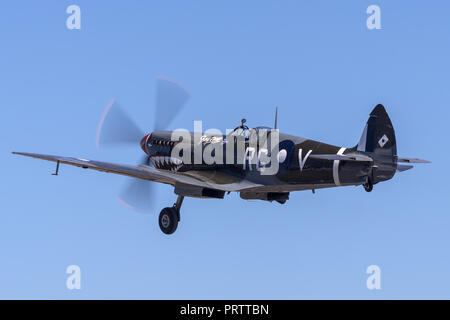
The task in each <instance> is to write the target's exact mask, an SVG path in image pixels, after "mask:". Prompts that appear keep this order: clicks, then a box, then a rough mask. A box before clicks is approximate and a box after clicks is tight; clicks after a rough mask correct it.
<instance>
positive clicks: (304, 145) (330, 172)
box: [141, 131, 370, 192]
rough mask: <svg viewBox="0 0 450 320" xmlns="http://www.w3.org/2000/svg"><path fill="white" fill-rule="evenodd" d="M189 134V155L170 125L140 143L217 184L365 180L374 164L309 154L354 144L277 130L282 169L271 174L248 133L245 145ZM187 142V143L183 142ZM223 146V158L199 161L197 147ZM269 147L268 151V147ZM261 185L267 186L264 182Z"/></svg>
mask: <svg viewBox="0 0 450 320" xmlns="http://www.w3.org/2000/svg"><path fill="white" fill-rule="evenodd" d="M189 135H190V137H191V138H192V139H191V141H189V147H190V148H185V149H184V150H183V151H186V149H187V150H190V156H189V157H186V154H183V152H181V153H180V152H177V149H176V148H178V150H179V149H180V148H181V146H182V144H183V143H184V142H183V141H178V140H175V141H174V139H173V132H172V131H159V132H153V133H152V134H149V135H147V136H146V137H145V138H144V139H143V140H142V142H141V146H142V149H143V150H144V152H145V153H146V154H147V155H148V156H149V157H150V160H151V161H152V162H153V164H154V165H155V167H156V168H158V169H161V170H172V171H177V172H179V173H184V174H187V175H190V176H194V177H197V178H199V179H201V180H203V181H208V182H211V183H214V184H229V183H239V182H241V181H244V180H245V181H249V182H252V183H255V184H258V185H261V186H267V188H270V190H271V191H273V190H274V188H275V189H277V190H279V192H289V191H295V190H305V189H319V188H326V187H334V186H341V185H342V186H343V185H360V184H363V183H365V181H366V177H367V175H368V174H369V171H370V165H369V164H367V163H360V162H350V161H340V160H334V161H330V160H324V159H313V158H311V157H310V155H311V154H314V155H318V154H338V155H342V154H346V153H348V152H356V147H354V148H343V147H338V146H333V145H330V144H326V143H322V142H318V141H314V140H310V139H305V138H302V137H297V136H293V135H289V134H283V133H279V144H278V148H277V149H276V152H277V153H278V155H277V158H276V159H277V161H278V169H277V170H276V171H275V172H274V173H273V174H267V170H266V168H267V166H268V165H267V163H266V162H263V161H260V160H261V159H259V158H260V157H262V156H261V155H262V153H261V151H263V150H261V149H263V148H258V146H257V147H256V148H254V149H255V150H250V149H252V146H251V143H250V141H249V139H245V138H244V139H245V140H244V141H242V142H243V143H242V145H243V147H241V148H239V147H238V145H239V143H238V142H239V139H243V138H242V137H234V136H229V135H228V136H226V135H222V136H213V135H202V134H199V135H198V136H197V138H195V135H194V133H192V132H190V133H189ZM180 144H181V145H180ZM230 144H232V146H230ZM185 146H188V145H187V144H185ZM230 147H231V149H232V152H231V153H230V151H228V158H227V148H228V149H230ZM208 148H209V149H208ZM181 149H182V148H181ZM219 149H220V150H222V157H223V160H222V161H219V162H220V163H217V161H216V162H214V163H211V161H209V162H208V159H200V161H199V159H197V161H195V160H196V159H195V155H194V153H195V152H196V151H197V153H198V151H199V150H200V151H201V153H202V154H204V153H205V152H206V153H208V152H209V153H211V150H215V151H217V150H219ZM220 150H219V151H220ZM271 150H272V149H271ZM174 151H175V152H174ZM213 153H214V152H213ZM266 153H267V152H266ZM268 153H269V155H270V152H268ZM230 154H231V159H230ZM213 155H214V154H213ZM186 159H187V160H190V161H186ZM231 160H232V161H231ZM239 160H241V161H239ZM260 189H261V191H263V190H264V187H260Z"/></svg>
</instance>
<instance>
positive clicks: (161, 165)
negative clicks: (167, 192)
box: [150, 156, 183, 172]
mask: <svg viewBox="0 0 450 320" xmlns="http://www.w3.org/2000/svg"><path fill="white" fill-rule="evenodd" d="M150 159H151V160H152V162H153V164H154V165H155V167H156V168H157V169H163V170H170V171H173V172H176V171H178V169H180V168H181V167H182V166H183V161H181V160H180V159H178V158H172V157H167V156H153V157H151V158H150Z"/></svg>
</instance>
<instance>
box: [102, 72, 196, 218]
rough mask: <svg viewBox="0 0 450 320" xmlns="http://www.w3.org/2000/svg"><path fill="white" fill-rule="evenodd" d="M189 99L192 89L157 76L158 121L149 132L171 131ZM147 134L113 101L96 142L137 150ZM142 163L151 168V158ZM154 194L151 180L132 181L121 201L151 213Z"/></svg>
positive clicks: (121, 195) (104, 113)
mask: <svg viewBox="0 0 450 320" xmlns="http://www.w3.org/2000/svg"><path fill="white" fill-rule="evenodd" d="M189 97H190V92H189V90H188V89H186V88H185V87H184V86H183V85H182V84H180V83H179V82H177V81H175V80H172V79H169V78H166V77H161V76H159V77H157V79H156V107H155V117H154V119H155V120H154V123H153V129H152V130H149V131H157V130H165V129H167V128H168V126H169V125H170V123H171V122H172V120H173V119H174V118H175V117H176V116H177V114H178V113H179V112H180V111H181V109H182V107H183V106H184V105H185V104H186V102H187V100H188V99H189ZM144 135H145V132H144V131H143V130H141V129H140V128H139V126H138V125H137V124H136V123H135V122H134V121H133V120H132V118H131V117H130V116H129V115H128V114H127V113H126V112H125V110H124V109H123V108H122V107H121V106H120V105H119V104H118V103H117V102H116V101H115V100H114V99H112V100H111V102H110V103H109V104H108V106H107V107H106V109H105V111H104V112H103V115H102V117H101V119H100V123H99V125H98V129H97V135H96V139H95V140H96V145H97V148H100V147H103V146H118V147H119V146H135V147H137V146H139V143H140V141H141V139H142V138H143V137H144ZM139 150H140V149H139ZM140 164H141V165H147V166H148V165H150V161H149V158H148V156H147V155H144V156H143V158H142V159H141V161H140ZM153 194H154V190H153V184H152V182H151V181H148V180H142V179H138V178H129V182H128V183H127V185H126V186H125V187H124V189H123V191H122V192H121V193H120V195H119V196H118V199H119V202H120V203H122V204H123V205H125V206H126V207H129V208H132V209H135V210H137V211H140V212H148V211H150V210H151V205H152V195H153Z"/></svg>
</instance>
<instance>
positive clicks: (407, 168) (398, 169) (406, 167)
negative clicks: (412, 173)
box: [397, 164, 414, 172]
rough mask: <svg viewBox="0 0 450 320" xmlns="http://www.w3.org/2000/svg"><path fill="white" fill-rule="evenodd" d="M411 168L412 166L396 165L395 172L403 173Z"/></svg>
mask: <svg viewBox="0 0 450 320" xmlns="http://www.w3.org/2000/svg"><path fill="white" fill-rule="evenodd" d="M412 168H414V166H409V165H407V164H406V165H405V164H398V165H397V172H403V171H406V170H409V169H412Z"/></svg>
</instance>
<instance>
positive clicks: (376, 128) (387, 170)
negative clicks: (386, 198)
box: [356, 104, 397, 183]
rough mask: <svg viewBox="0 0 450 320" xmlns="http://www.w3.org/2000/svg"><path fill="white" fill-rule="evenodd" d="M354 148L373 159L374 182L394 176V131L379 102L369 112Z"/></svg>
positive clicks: (395, 158)
mask: <svg viewBox="0 0 450 320" xmlns="http://www.w3.org/2000/svg"><path fill="white" fill-rule="evenodd" d="M356 149H357V150H358V151H361V152H366V153H369V154H370V157H372V158H373V159H374V166H373V173H372V175H373V177H372V179H373V182H374V183H376V182H379V181H384V180H388V179H390V178H392V177H393V176H394V174H395V170H396V168H397V144H396V141H395V131H394V127H393V126H392V122H391V119H389V116H388V114H387V112H386V110H385V109H384V107H383V106H382V105H381V104H379V105H377V106H376V107H375V108H374V109H373V110H372V112H371V113H370V117H369V120H367V124H366V127H365V128H364V131H363V134H362V136H361V138H360V140H359V142H358V145H357V148H356Z"/></svg>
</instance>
